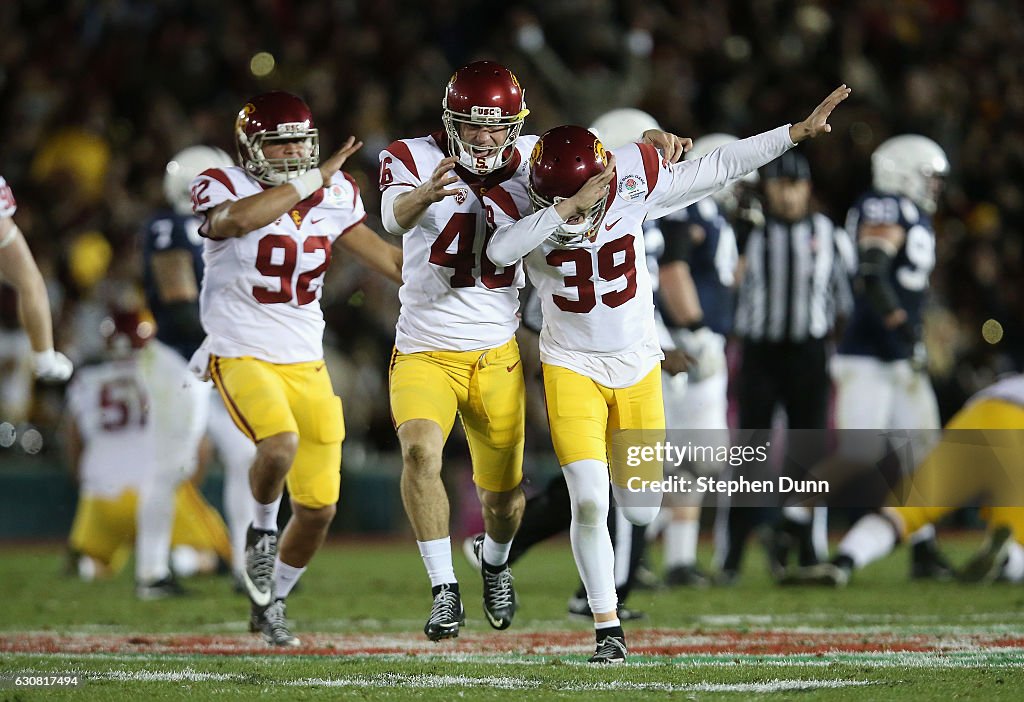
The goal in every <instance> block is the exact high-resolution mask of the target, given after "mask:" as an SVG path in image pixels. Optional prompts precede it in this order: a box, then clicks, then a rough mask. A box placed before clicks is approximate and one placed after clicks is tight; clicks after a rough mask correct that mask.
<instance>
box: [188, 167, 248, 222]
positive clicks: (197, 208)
mask: <svg viewBox="0 0 1024 702" xmlns="http://www.w3.org/2000/svg"><path fill="white" fill-rule="evenodd" d="M189 189H190V191H191V193H192V211H193V212H195V213H196V214H202V213H204V212H206V211H207V210H210V209H213V208H214V207H216V206H217V205H220V204H222V203H224V202H232V201H234V200H238V199H240V197H239V195H238V189H237V188H236V187H235V184H234V182H233V181H232V180H231V176H230V175H229V174H228V173H227V172H226V171H224V170H223V169H220V168H209V169H207V170H205V171H203V172H202V173H200V174H199V175H198V176H196V178H195V180H193V181H192V185H191V186H190V188H189Z"/></svg>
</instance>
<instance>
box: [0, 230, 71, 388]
mask: <svg viewBox="0 0 1024 702" xmlns="http://www.w3.org/2000/svg"><path fill="white" fill-rule="evenodd" d="M0 244H2V246H0V280H5V281H7V282H9V283H10V284H11V285H12V286H14V289H15V290H17V291H18V319H19V320H20V321H21V325H22V326H23V327H24V328H25V333H26V334H28V338H29V342H30V343H31V344H32V351H33V354H32V366H33V370H34V371H35V374H36V377H37V378H39V379H41V380H46V381H53V382H62V381H65V380H67V379H68V378H69V377H71V372H72V370H73V367H72V365H71V361H69V360H68V359H67V358H66V357H65V356H64V354H62V353H60V352H59V351H54V349H53V318H52V316H51V315H50V298H49V296H48V295H47V293H46V282H45V281H44V280H43V276H42V274H41V273H40V272H39V267H38V266H37V265H36V261H35V259H34V258H32V252H31V251H30V250H29V248H28V242H26V241H25V237H24V235H23V234H22V233H21V230H20V229H18V227H17V225H15V223H14V220H13V219H12V218H11V217H0Z"/></svg>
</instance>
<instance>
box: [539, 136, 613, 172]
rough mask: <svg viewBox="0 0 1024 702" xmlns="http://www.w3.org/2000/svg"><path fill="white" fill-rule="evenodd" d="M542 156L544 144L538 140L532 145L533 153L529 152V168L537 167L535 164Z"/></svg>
mask: <svg viewBox="0 0 1024 702" xmlns="http://www.w3.org/2000/svg"><path fill="white" fill-rule="evenodd" d="M598 143H600V142H598ZM543 155H544V142H543V141H542V140H540V139H538V140H537V143H536V144H534V145H533V151H531V152H530V166H531V167H532V166H535V165H537V162H538V161H540V159H541V156H543Z"/></svg>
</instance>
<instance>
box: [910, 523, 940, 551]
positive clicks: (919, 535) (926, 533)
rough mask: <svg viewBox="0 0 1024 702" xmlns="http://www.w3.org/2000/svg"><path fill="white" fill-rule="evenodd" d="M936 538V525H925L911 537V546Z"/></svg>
mask: <svg viewBox="0 0 1024 702" xmlns="http://www.w3.org/2000/svg"><path fill="white" fill-rule="evenodd" d="M934 538H935V525H934V524H925V525H924V526H923V527H921V528H920V529H918V530H917V531H915V532H914V533H913V534H911V535H910V545H911V546H914V545H916V544H919V543H921V542H922V541H931V540H932V539H934Z"/></svg>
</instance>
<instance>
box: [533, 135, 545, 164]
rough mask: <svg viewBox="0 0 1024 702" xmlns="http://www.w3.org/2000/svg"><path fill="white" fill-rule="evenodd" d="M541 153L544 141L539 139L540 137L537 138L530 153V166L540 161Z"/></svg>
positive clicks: (542, 153) (542, 152)
mask: <svg viewBox="0 0 1024 702" xmlns="http://www.w3.org/2000/svg"><path fill="white" fill-rule="evenodd" d="M543 155H544V142H543V141H541V140H540V139H538V140H537V143H536V144H534V145H533V151H532V152H531V153H530V165H531V166H534V165H536V164H537V162H538V161H540V159H541V157H542V156H543Z"/></svg>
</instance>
